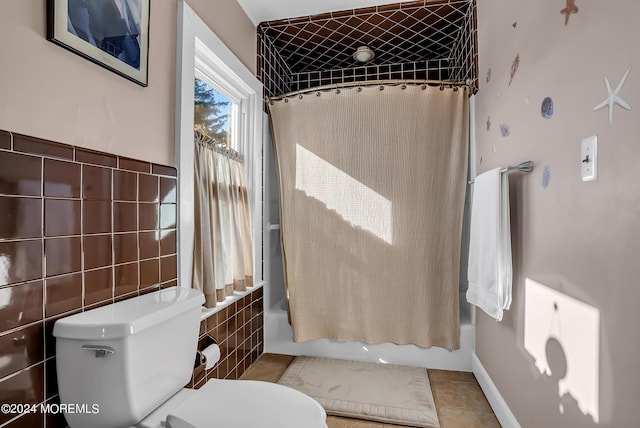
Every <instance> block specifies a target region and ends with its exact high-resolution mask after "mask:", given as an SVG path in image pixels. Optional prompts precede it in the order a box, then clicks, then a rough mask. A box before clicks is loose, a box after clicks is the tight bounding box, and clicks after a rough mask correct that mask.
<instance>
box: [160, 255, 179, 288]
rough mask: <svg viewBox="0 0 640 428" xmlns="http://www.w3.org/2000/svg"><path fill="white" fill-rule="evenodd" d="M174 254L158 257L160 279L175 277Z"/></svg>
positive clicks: (166, 279) (176, 267) (165, 280)
mask: <svg viewBox="0 0 640 428" xmlns="http://www.w3.org/2000/svg"><path fill="white" fill-rule="evenodd" d="M177 269H178V265H177V259H176V256H169V257H163V258H161V259H160V281H161V282H167V281H171V280H173V279H176V278H177V276H178V275H177Z"/></svg>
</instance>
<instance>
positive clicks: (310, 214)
mask: <svg viewBox="0 0 640 428" xmlns="http://www.w3.org/2000/svg"><path fill="white" fill-rule="evenodd" d="M269 109H270V115H271V121H272V133H273V137H274V138H273V140H274V148H275V152H276V159H277V167H278V174H279V180H280V203H281V206H280V210H281V217H280V221H281V240H282V249H283V263H284V273H285V282H286V290H287V298H288V304H289V319H290V323H291V326H292V329H293V334H294V341H306V340H312V339H318V338H331V339H335V340H338V341H361V342H366V343H383V342H392V343H396V344H415V345H418V346H421V347H431V346H440V347H443V348H446V349H450V350H451V349H457V348H459V342H460V326H459V310H458V290H459V284H458V282H459V281H458V273H459V260H460V244H461V232H462V216H463V205H464V196H465V189H466V177H467V155H468V153H467V152H468V92H467V90H466V89H464V88H460V89H458V88H444V87H441V88H438V87H429V86H411V85H402V86H400V85H398V86H391V85H388V86H375V87H358V88H352V89H342V90H332V91H326V92H324V91H323V92H315V93H311V94H309V95H304V96H297V97H295V98H293V97H292V98H288V99H285V100H278V101H271V102H270V105H269Z"/></svg>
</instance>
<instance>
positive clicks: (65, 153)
mask: <svg viewBox="0 0 640 428" xmlns="http://www.w3.org/2000/svg"><path fill="white" fill-rule="evenodd" d="M13 150H15V151H16V152H24V153H30V154H34V155H42V156H48V157H56V158H61V159H68V160H73V146H69V145H67V144H60V143H54V142H53V141H48V140H43V139H41V138H35V137H29V136H27V135H22V134H13Z"/></svg>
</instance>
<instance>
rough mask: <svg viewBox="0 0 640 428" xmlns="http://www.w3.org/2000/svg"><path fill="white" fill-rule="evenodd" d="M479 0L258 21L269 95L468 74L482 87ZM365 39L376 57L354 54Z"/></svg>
mask: <svg viewBox="0 0 640 428" xmlns="http://www.w3.org/2000/svg"><path fill="white" fill-rule="evenodd" d="M475 28H476V4H475V0H444V1H426V0H423V1H415V2H407V3H396V4H389V5H383V6H372V7H366V8H361V9H351V10H343V11H339V12H331V13H324V14H321V15H314V16H306V17H300V18H292V19H282V20H276V21H268V22H262V23H261V24H260V25H259V26H258V61H257V62H258V73H257V74H258V77H259V78H260V79H261V81H262V83H263V84H264V85H265V95H267V96H274V95H280V94H283V93H287V92H291V91H298V90H304V89H308V88H312V87H316V86H321V85H331V84H340V83H347V82H357V81H366V80H390V79H407V80H413V79H429V80H461V81H464V80H466V79H470V80H471V89H472V92H475V90H476V88H477V72H476V68H477V67H476V64H477V56H476V30H475ZM362 45H368V46H369V47H371V48H372V49H373V50H374V52H375V54H376V57H375V58H374V59H373V60H372V61H371V62H370V63H367V64H366V65H363V64H361V63H357V62H356V61H355V60H354V59H353V58H352V55H353V53H354V52H355V50H356V49H357V48H358V47H359V46H362Z"/></svg>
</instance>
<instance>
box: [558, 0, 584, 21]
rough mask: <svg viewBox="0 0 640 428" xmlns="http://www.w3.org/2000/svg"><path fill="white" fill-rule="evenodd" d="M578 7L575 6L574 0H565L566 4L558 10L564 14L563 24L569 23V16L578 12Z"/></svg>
mask: <svg viewBox="0 0 640 428" xmlns="http://www.w3.org/2000/svg"><path fill="white" fill-rule="evenodd" d="M579 10H580V9H578V6H576V0H567V6H566V7H565V8H564V9H562V10H561V11H560V13H561V14H563V15H564V25H567V24H569V17H570V16H571V14H572V13H578V11H579Z"/></svg>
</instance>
